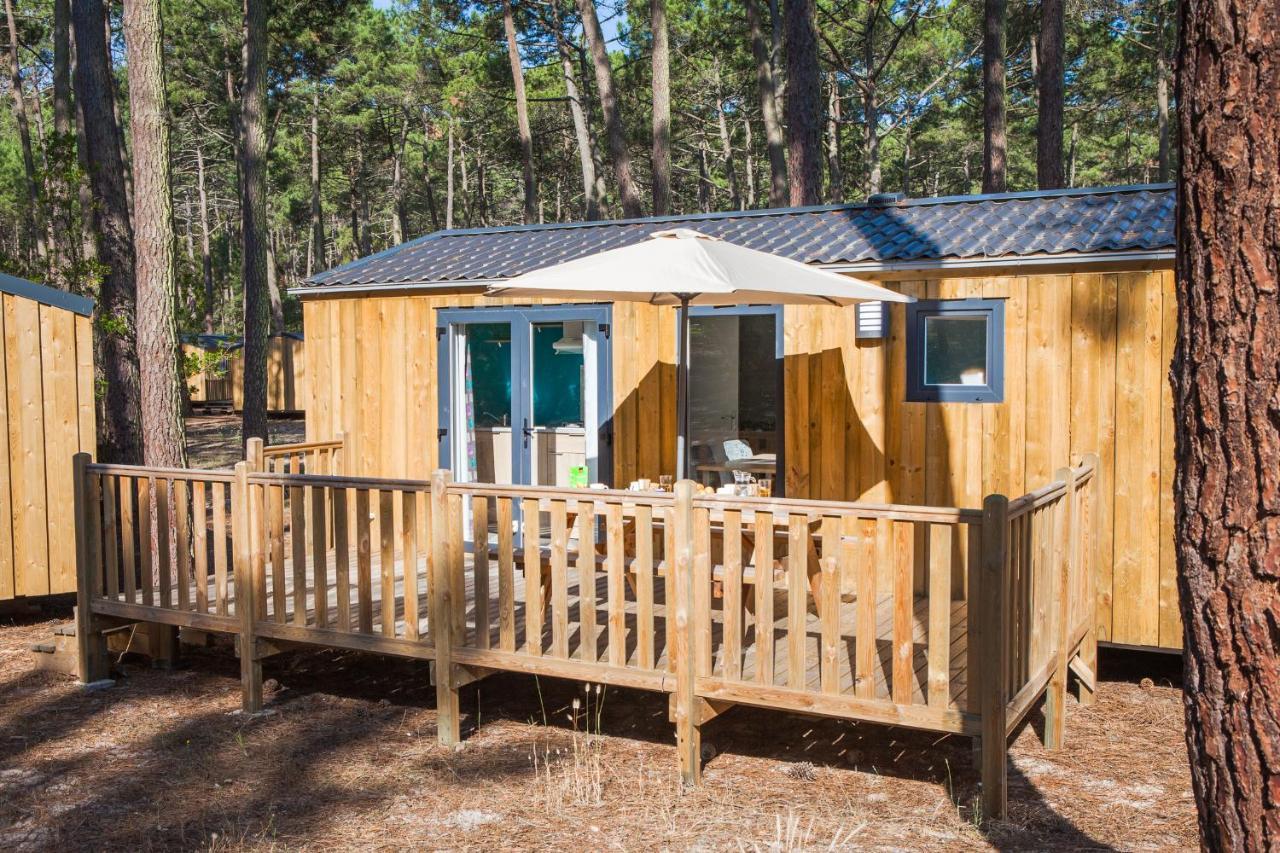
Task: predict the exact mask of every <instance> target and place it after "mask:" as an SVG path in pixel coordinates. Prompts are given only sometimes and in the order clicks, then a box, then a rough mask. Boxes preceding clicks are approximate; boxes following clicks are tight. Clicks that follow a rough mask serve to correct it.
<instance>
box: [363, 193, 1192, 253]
mask: <svg viewBox="0 0 1280 853" xmlns="http://www.w3.org/2000/svg"><path fill="white" fill-rule="evenodd" d="M1173 189H1174V184H1173V183H1172V182H1170V183H1163V184H1124V185H1120V186H1101V187H1070V188H1067V189H1059V190H1018V191H1016V192H1004V193H978V194H973V195H945V196H919V197H914V198H904V199H902V200H901V201H899V202H894V203H888V204H872V203H869V202H867V201H859V202H844V203H842V204H815V205H804V206H799V207H757V208H749V209H746V210H718V211H712V212H709V213H680V214H668V215H666V216H638V217H631V218H630V219H583V220H576V221H572V222H537V223H533V224H529V225H489V226H484V227H480V228H453V229H440V230H439V231H432V232H430V233H428V234H424V235H422V236H421V237H418V238H417V239H415V240H413V241H410V242H414V243H416V242H420V241H422V240H426V239H428V238H432V239H439V238H442V237H470V236H475V235H478V234H505V233H509V232H512V231H524V232H530V233H532V232H537V231H558V230H563V229H570V228H605V227H616V226H619V225H655V224H661V223H664V222H703V221H706V222H714V221H716V220H721V219H748V218H754V217H765V216H791V215H796V214H805V213H838V212H840V211H843V210H892V209H895V208H902V207H929V206H934V205H947V204H978V203H981V202H990V201H996V202H999V201H1021V200H1036V199H1043V198H1069V197H1079V196H1092V195H1124V194H1129V193H1139V192H1168V191H1172V190H1173ZM405 245H408V243H402V244H401V245H400V246H394V247H392V248H393V249H398V248H401V247H403V246H405ZM387 251H390V250H386V249H384V250H383V252H378V253H377V254H375V255H370V256H369V257H368V258H362V259H361V260H369V259H372V258H375V257H378V256H379V255H382V254H384V253H385V252H387ZM352 263H359V261H353V262H352Z"/></svg>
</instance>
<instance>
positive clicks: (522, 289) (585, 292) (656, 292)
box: [486, 228, 915, 478]
mask: <svg viewBox="0 0 1280 853" xmlns="http://www.w3.org/2000/svg"><path fill="white" fill-rule="evenodd" d="M486 293H487V295H489V296H513V297H527V298H532V299H540V298H541V299H545V298H558V299H582V298H584V297H589V298H591V299H594V300H598V301H601V302H645V303H648V304H650V305H672V306H676V307H678V308H679V309H680V310H679V331H678V336H677V338H676V476H677V477H679V478H683V477H684V476H685V475H686V468H687V465H688V435H689V306H691V305H712V306H725V305H761V304H764V305H853V304H855V303H858V302H914V301H915V300H914V299H913V298H912V297H910V296H906V295H904V294H901V293H895V292H894V291H892V290H888V289H886V288H883V287H880V286H879V285H875V284H872V283H871V282H869V281H862V280H861V279H857V278H852V277H850V276H845V275H839V274H837V273H833V272H828V271H826V270H822V269H817V268H816V267H811V266H808V265H807V264H803V263H800V262H799V261H793V260H791V259H790V258H784V257H781V256H779V255H771V254H769V253H768V252H760V251H756V250H755V249H748V248H746V247H745V246H738V245H735V244H734V243H727V242H725V241H724V240H721V239H719V238H717V237H712V236H710V235H708V234H702V233H700V232H698V231H694V230H692V229H689V228H675V229H671V230H667V231H656V232H654V233H653V234H650V235H649V239H647V240H643V241H641V242H639V243H635V244H633V245H630V246H623V247H622V248H620V249H609V250H608V251H604V252H600V253H598V254H595V255H588V256H587V257H585V258H578V259H577V260H572V261H566V262H565V263H562V264H556V265H555V266H550V267H543V268H542V269H539V270H534V271H533V272H527V273H525V274H524V275H519V276H516V277H515V278H512V279H510V280H508V281H507V282H505V283H503V284H500V285H495V286H493V287H490V288H489V289H488V290H487V291H486Z"/></svg>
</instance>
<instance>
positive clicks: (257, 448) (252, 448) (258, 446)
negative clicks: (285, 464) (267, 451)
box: [244, 436, 264, 471]
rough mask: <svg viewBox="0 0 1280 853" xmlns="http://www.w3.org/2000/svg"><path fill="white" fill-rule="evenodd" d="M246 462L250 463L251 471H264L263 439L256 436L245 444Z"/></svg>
mask: <svg viewBox="0 0 1280 853" xmlns="http://www.w3.org/2000/svg"><path fill="white" fill-rule="evenodd" d="M244 461H246V462H248V463H249V470H250V471H262V470H263V464H264V463H263V448H262V439H260V438H258V437H257V436H254V437H253V438H251V439H249V440H248V441H247V442H245V446H244Z"/></svg>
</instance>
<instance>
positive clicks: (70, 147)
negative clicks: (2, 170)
mask: <svg viewBox="0 0 1280 853" xmlns="http://www.w3.org/2000/svg"><path fill="white" fill-rule="evenodd" d="M73 110H74V106H73V104H72V102H71V0H53V141H52V144H51V145H50V146H49V160H50V161H51V163H52V169H51V170H50V175H49V189H50V196H51V198H50V201H51V203H52V204H51V208H50V209H51V213H52V216H51V224H52V226H53V232H52V233H53V244H52V246H51V249H52V263H51V264H50V270H49V280H50V283H51V284H53V285H55V286H57V287H62V288H65V289H67V290H73V291H77V292H78V291H79V290H80V289H81V287H80V277H79V270H78V266H77V262H76V261H77V258H76V256H77V254H78V253H77V252H76V239H75V236H74V231H75V219H74V216H73V205H72V200H71V185H70V182H69V181H68V180H67V175H68V174H70V171H69V167H70V165H71V163H72V162H74V159H75V156H76V148H75V146H76V127H75V116H74V114H73Z"/></svg>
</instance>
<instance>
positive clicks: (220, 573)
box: [213, 482, 230, 616]
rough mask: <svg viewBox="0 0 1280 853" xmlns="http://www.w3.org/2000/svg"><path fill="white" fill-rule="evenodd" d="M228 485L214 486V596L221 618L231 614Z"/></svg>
mask: <svg viewBox="0 0 1280 853" xmlns="http://www.w3.org/2000/svg"><path fill="white" fill-rule="evenodd" d="M227 547H228V543H227V484H226V483H219V482H215V483H214V484H213V594H214V599H215V603H216V605H217V611H218V615H219V616H226V615H228V613H229V610H230V609H229V607H228V603H227V598H228V595H229V592H228V589H227Z"/></svg>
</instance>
